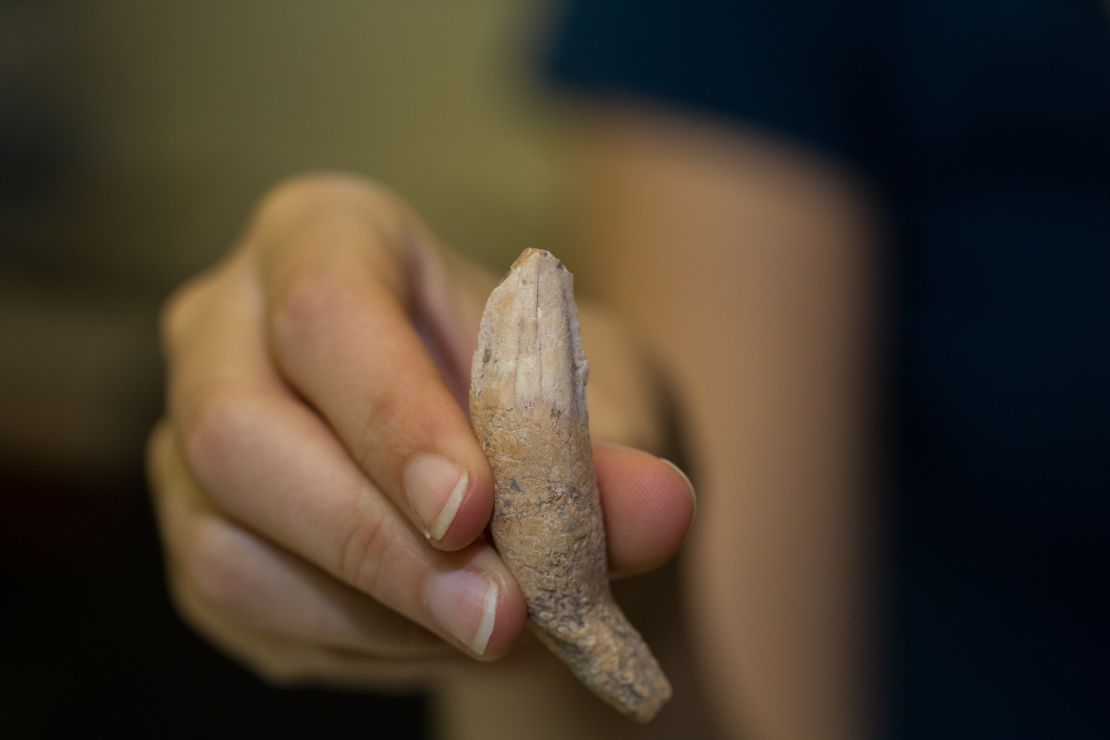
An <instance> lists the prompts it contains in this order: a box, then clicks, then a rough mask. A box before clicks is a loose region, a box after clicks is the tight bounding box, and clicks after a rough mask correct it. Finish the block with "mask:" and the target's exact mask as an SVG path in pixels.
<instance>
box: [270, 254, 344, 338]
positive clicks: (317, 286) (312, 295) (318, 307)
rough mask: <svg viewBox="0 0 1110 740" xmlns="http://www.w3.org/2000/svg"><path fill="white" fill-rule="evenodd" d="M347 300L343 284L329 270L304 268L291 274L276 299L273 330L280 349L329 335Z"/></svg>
mask: <svg viewBox="0 0 1110 740" xmlns="http://www.w3.org/2000/svg"><path fill="white" fill-rule="evenodd" d="M346 300H347V298H346V295H345V293H344V290H343V286H342V284H341V283H340V282H339V281H338V280H336V279H335V277H334V276H332V275H329V274H327V273H326V272H323V271H321V270H315V269H302V270H300V271H299V272H298V273H297V274H296V275H294V276H291V277H290V278H289V279H288V280H287V281H286V283H285V284H284V285H283V286H282V288H281V289H280V291H278V292H277V293H276V295H274V297H273V299H272V309H271V315H270V321H271V331H272V334H273V339H274V341H275V342H276V344H277V345H278V349H279V350H283V349H284V350H288V349H290V348H294V349H295V348H297V347H302V346H303V345H304V344H305V343H306V342H312V341H316V340H319V339H321V338H323V337H326V336H327V334H326V332H327V330H328V328H329V326H330V325H331V324H332V323H333V321H334V317H335V316H336V315H337V314H338V313H339V312H341V311H342V310H343V309H342V305H343V303H344V302H345V301H346Z"/></svg>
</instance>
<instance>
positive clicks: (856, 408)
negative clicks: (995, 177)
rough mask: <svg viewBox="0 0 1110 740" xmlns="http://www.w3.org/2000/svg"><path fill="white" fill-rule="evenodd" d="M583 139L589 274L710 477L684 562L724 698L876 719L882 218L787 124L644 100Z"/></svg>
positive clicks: (604, 114) (756, 720)
mask: <svg viewBox="0 0 1110 740" xmlns="http://www.w3.org/2000/svg"><path fill="white" fill-rule="evenodd" d="M584 128H585V131H586V133H585V135H584V137H583V140H582V142H581V151H582V153H583V155H584V156H583V157H582V178H581V181H582V185H583V187H582V188H581V189H580V191H579V194H580V197H581V203H580V204H579V206H580V210H581V212H582V216H583V218H582V223H583V228H584V233H583V234H582V243H583V245H584V247H585V248H586V249H587V250H588V253H589V254H591V255H597V259H598V260H599V264H597V265H596V266H594V267H596V269H593V270H592V272H591V273H590V274H591V275H592V276H593V277H594V278H595V281H594V283H593V284H592V285H591V286H589V287H592V288H593V289H594V292H595V293H597V294H598V295H599V296H600V297H602V298H603V299H605V300H607V301H609V302H611V303H612V304H613V306H614V307H615V308H616V309H617V311H618V312H619V313H620V314H622V315H623V316H624V317H625V318H627V319H628V320H629V321H630V322H631V323H632V324H633V325H634V328H635V329H636V330H638V331H639V333H640V334H641V335H642V336H643V337H644V338H645V339H646V340H647V341H648V343H649V344H650V346H651V347H652V348H653V349H654V350H655V351H656V352H657V353H658V354H659V356H660V359H661V360H662V361H663V365H664V366H665V368H666V370H667V371H668V373H669V374H670V375H671V377H672V379H673V380H674V381H675V382H676V386H677V388H678V391H679V394H680V396H681V398H680V401H681V403H682V408H683V411H684V414H685V416H686V419H687V422H688V423H689V428H688V432H689V449H690V451H691V453H692V463H693V465H694V470H695V472H696V477H695V483H696V484H697V485H698V488H699V491H700V493H701V494H702V496H701V503H700V508H699V515H698V525H697V527H696V529H695V535H694V538H693V539H692V540H691V542H690V544H689V546H688V552H687V558H686V561H685V562H686V567H687V570H686V573H685V576H686V578H685V580H686V583H687V587H688V589H689V591H688V594H687V595H688V597H689V598H688V602H689V604H690V609H691V611H692V613H691V614H690V623H691V624H692V625H693V627H694V631H695V639H696V641H697V643H698V644H697V647H698V650H699V654H700V660H701V661H702V666H703V670H704V673H705V675H706V679H707V680H706V685H707V686H709V687H711V690H712V693H713V698H714V700H715V704H716V707H717V709H718V710H719V712H718V713H719V715H720V719H721V720H722V721H723V722H724V723H725V725H726V726H727V727H729V728H730V729H731V730H732V731H734V732H736V731H739V730H740V729H741V728H743V729H744V730H746V731H749V732H752V733H753V736H755V737H760V738H791V739H792V740H793V739H796V738H858V737H862V736H865V735H866V734H867V733H868V727H867V722H868V719H869V717H868V715H869V711H868V706H867V704H868V702H867V694H868V686H867V684H866V678H867V676H866V673H867V671H866V666H865V663H866V660H865V658H866V653H867V650H866V638H867V634H865V633H866V631H867V624H866V614H867V609H866V605H867V603H866V598H865V597H866V594H867V592H868V586H869V584H868V580H869V575H870V566H869V563H868V562H867V560H868V554H869V553H868V552H867V549H866V545H867V542H868V540H869V528H868V526H867V525H868V523H869V522H868V500H867V495H866V488H867V485H866V484H867V470H868V468H867V454H868V449H867V447H868V445H867V431H868V429H867V427H868V421H869V408H868V407H869V402H870V400H871V398H870V389H869V384H870V381H871V380H872V378H871V377H870V365H871V363H870V349H871V347H870V341H871V329H872V326H871V324H872V320H871V317H870V311H871V308H872V307H871V305H870V301H871V297H872V293H873V284H872V283H873V278H874V274H875V270H874V268H873V265H872V261H873V251H874V249H873V248H874V241H875V234H874V223H873V221H874V219H873V214H872V211H871V208H870V206H869V204H868V202H867V200H866V196H865V195H864V192H863V189H862V187H860V185H858V184H857V183H855V182H853V181H852V180H851V179H849V178H848V176H847V175H845V174H844V173H842V172H840V171H837V170H835V169H833V168H832V167H829V166H826V165H824V164H822V163H820V162H819V161H818V160H817V159H816V158H811V157H809V156H807V155H804V154H802V153H800V152H794V151H792V150H791V149H790V147H787V146H785V145H782V144H779V143H776V142H774V141H771V140H768V139H765V138H763V137H761V136H759V135H756V134H752V133H747V132H742V131H738V130H725V129H716V128H713V127H711V126H709V125H703V124H698V123H693V122H689V121H684V120H677V119H669V118H666V117H664V116H662V115H660V114H657V113H652V112H648V111H644V110H627V109H618V108H610V109H607V110H603V111H597V112H595V115H594V116H593V117H592V118H591V119H590V121H589V123H588V125H587V126H586V127H584Z"/></svg>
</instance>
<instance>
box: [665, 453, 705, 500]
mask: <svg viewBox="0 0 1110 740" xmlns="http://www.w3.org/2000/svg"><path fill="white" fill-rule="evenodd" d="M659 459H660V460H662V461H663V462H665V463H666V464H667V465H669V466H670V467H671V470H673V471H674V472H676V473H678V474H679V475H681V476H682V481H683V482H684V483H685V484H686V490H687V491H689V492H690V498H691V499H693V501H694V511H697V509H698V494H697V493H695V492H694V484H693V483H691V482H690V476H688V475H686V473H684V472H683V471H682V468H680V467H678V466H677V465H675V464H674V463H673V462H671V461H670V460H668V459H667V458H665V457H661V458H659Z"/></svg>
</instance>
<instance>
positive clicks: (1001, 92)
mask: <svg viewBox="0 0 1110 740" xmlns="http://www.w3.org/2000/svg"><path fill="white" fill-rule="evenodd" d="M1108 10H1110V4H1107V3H1105V2H1102V0H1043V1H1042V2H1029V1H1027V0H1009V1H1007V2H982V1H976V0H906V1H902V2H899V1H897V0H891V1H889V2H877V1H862V2H861V1H858V0H843V1H841V2H821V1H820V0H796V1H795V2H786V1H784V2H767V3H756V2H745V1H743V0H733V1H732V2H726V1H725V0H715V1H712V2H679V1H678V0H670V1H663V2H651V1H650V0H582V1H581V2H576V3H572V4H571V6H570V7H569V8H568V10H567V12H566V13H565V16H564V17H563V20H562V22H561V25H560V26H559V30H558V32H557V34H556V36H555V42H554V44H553V47H552V50H551V53H550V57H549V68H550V70H551V71H552V74H553V77H554V78H555V79H556V80H557V81H558V82H559V83H560V84H563V85H569V86H572V87H574V88H576V89H579V90H585V91H595V92H600V93H619V94H621V95H623V96H631V97H634V98H635V97H639V98H642V99H645V100H648V101H652V102H656V103H664V104H666V105H670V106H672V107H675V108H679V109H683V110H687V111H689V112H691V113H693V114H698V115H709V116H714V117H717V118H722V119H726V120H732V121H736V122H742V123H743V124H744V125H745V126H749V127H750V126H755V127H762V128H763V129H765V130H767V131H769V132H773V133H774V134H776V135H778V136H780V137H787V138H788V139H790V140H792V141H794V142H795V143H796V144H797V145H798V146H802V147H807V148H810V149H812V150H814V151H816V152H820V153H821V154H822V155H824V156H830V157H833V158H835V159H837V160H839V161H840V162H841V163H842V164H843V165H845V166H847V167H849V168H852V169H853V170H855V171H857V172H859V173H861V174H862V175H863V176H864V177H866V178H868V179H869V181H870V183H871V185H872V189H873V190H874V192H876V193H877V194H878V196H879V199H880V200H881V201H882V205H883V206H884V208H885V209H886V215H887V216H888V218H889V221H890V223H891V224H892V229H891V234H890V240H889V254H888V260H889V263H890V265H891V267H892V269H891V272H890V276H891V284H890V286H889V296H890V301H889V302H890V305H889V306H888V309H889V321H888V325H889V326H890V331H891V335H890V341H889V343H888V345H887V346H888V349H889V352H890V358H889V362H888V363H886V364H887V366H888V367H890V368H891V377H890V379H889V383H888V388H889V392H888V395H889V402H888V403H887V404H886V405H885V408H886V409H887V411H889V418H888V419H887V425H888V426H887V429H886V434H885V435H884V439H885V440H886V443H887V446H888V449H887V456H886V457H887V459H888V461H889V462H890V475H889V478H888V484H887V486H886V488H885V494H886V499H887V501H889V502H890V505H889V508H888V513H889V514H890V517H891V522H892V525H893V526H892V527H891V531H892V538H891V551H890V567H889V572H890V576H891V578H890V584H889V588H888V589H887V597H888V600H887V603H888V608H887V609H886V610H885V613H886V615H887V617H888V622H889V624H888V628H887V630H886V633H887V635H888V638H887V640H886V650H885V655H886V657H887V660H886V666H885V674H884V682H883V685H884V693H885V698H886V700H887V707H886V722H885V725H886V729H887V732H886V735H887V736H888V737H892V738H898V739H900V740H901V739H916V738H922V739H924V738H929V739H932V738H947V737H957V738H964V737H973V738H988V737H990V738H1007V739H1012V738H1034V737H1036V738H1069V739H1078V738H1096V737H1097V738H1107V737H1110V637H1108V635H1107V632H1108V631H1110V619H1108V617H1110V614H1108V610H1107V609H1106V607H1105V605H1104V604H1103V602H1104V601H1106V599H1107V590H1108V588H1110V567H1108V566H1110V544H1108V542H1110V13H1108Z"/></svg>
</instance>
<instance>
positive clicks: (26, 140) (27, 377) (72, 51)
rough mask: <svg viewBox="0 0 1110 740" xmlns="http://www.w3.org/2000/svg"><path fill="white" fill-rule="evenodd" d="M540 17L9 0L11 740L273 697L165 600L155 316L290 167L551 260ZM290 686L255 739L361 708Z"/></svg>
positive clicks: (5, 174)
mask: <svg viewBox="0 0 1110 740" xmlns="http://www.w3.org/2000/svg"><path fill="white" fill-rule="evenodd" d="M549 5H550V4H549V3H546V2H514V1H513V0H421V1H420V2H406V1H403V0H379V1H378V2H353V1H351V2H343V1H340V0H335V1H332V2H307V0H305V1H302V2H295V1H293V0H235V1H228V0H224V1H222V2H217V1H216V0H203V1H194V2H180V1H176V2H148V1H144V0H98V1H97V2H81V1H79V0H70V1H68V2H66V1H61V0H54V1H52V0H24V1H18V0H0V533H2V535H3V538H2V540H0V542H2V545H3V551H4V552H3V558H2V559H0V563H2V568H3V574H2V575H3V577H4V578H5V579H6V582H7V583H8V584H9V585H10V587H11V588H12V591H10V592H9V593H10V594H11V597H10V599H11V600H10V605H9V607H8V608H6V609H5V610H4V613H5V617H4V621H5V622H6V625H5V627H4V634H5V641H6V642H9V644H8V645H7V646H6V655H7V656H8V657H7V658H6V659H5V661H4V663H5V664H6V665H5V668H3V669H2V670H0V675H2V679H3V682H4V683H3V685H2V686H0V692H2V694H0V695H2V696H3V699H2V700H0V702H2V703H3V704H7V705H8V706H7V707H6V708H5V709H4V712H3V717H4V719H3V720H0V721H2V722H3V725H0V734H5V735H7V736H15V737H24V736H28V737H39V736H43V737H45V736H67V735H68V730H66V729H64V728H67V727H70V726H71V725H70V723H71V722H72V721H75V720H76V721H80V722H81V723H82V725H81V726H83V727H84V728H85V729H86V730H88V731H100V732H107V731H112V730H114V729H116V726H117V724H119V725H120V727H122V726H123V725H127V726H128V727H130V728H131V729H138V730H139V731H140V732H142V731H151V732H154V731H157V732H158V734H160V735H165V734H166V733H169V734H178V733H180V734H190V732H191V730H190V728H194V726H193V724H190V722H194V723H195V724H196V727H195V728H194V729H197V728H201V727H204V726H207V724H203V723H201V718H202V717H203V718H204V719H205V721H206V722H209V721H213V720H215V721H216V724H217V725H219V724H220V722H223V723H224V724H225V725H226V724H227V723H231V724H235V723H236V722H239V721H242V722H248V720H247V719H245V718H246V717H249V716H250V712H249V701H257V702H260V703H265V704H267V705H269V704H270V703H272V702H273V695H271V693H270V692H269V691H268V690H267V689H265V688H263V687H262V686H261V684H258V683H257V682H256V681H254V679H252V678H251V677H249V676H247V675H246V674H244V673H242V672H241V671H239V669H237V668H234V667H232V666H231V664H230V663H228V662H226V661H224V660H223V659H222V658H219V657H218V656H217V655H216V653H215V652H214V651H212V650H211V649H210V648H208V647H207V645H206V644H204V643H202V642H200V641H199V640H198V639H196V638H195V637H193V636H192V635H191V634H190V633H188V632H187V631H186V630H185V628H184V627H183V626H181V625H180V623H179V622H177V620H176V619H175V618H174V617H173V615H172V613H171V612H170V609H169V606H168V603H167V602H166V599H165V596H164V595H163V593H162V583H161V563H160V560H159V554H158V547H157V542H156V540H155V536H154V533H153V527H152V523H151V520H150V514H149V510H148V507H147V503H146V494H145V485H144V482H143V473H142V459H141V456H142V446H143V442H144V438H145V435H146V432H147V430H148V429H149V427H150V425H151V423H152V422H153V421H154V419H155V418H156V416H157V414H158V413H159V409H160V407H161V400H160V393H161V391H160V382H161V378H160V375H161V365H160V361H159V358H158V348H157V337H156V327H155V324H156V315H157V309H158V305H159V303H160V302H161V300H162V299H163V298H164V297H165V295H166V293H167V292H168V291H169V290H170V289H171V288H172V287H173V286H174V285H175V284H177V283H179V282H180V281H182V280H183V279H184V278H186V277H187V276H189V275H190V274H193V273H195V272H197V271H198V270H201V269H203V268H204V267H206V266H207V265H209V264H211V263H212V262H213V261H214V260H215V259H217V258H218V256H219V255H220V254H222V253H223V252H224V251H225V250H226V249H227V248H228V247H229V246H230V245H231V244H232V243H233V241H234V240H235V238H236V234H237V232H238V230H239V229H240V228H241V226H242V224H243V222H244V219H245V218H246V217H247V215H248V214H249V212H250V209H251V208H252V204H253V203H254V202H255V201H256V200H257V198H258V197H259V196H260V195H261V194H262V193H263V192H265V190H266V189H267V188H268V187H269V186H271V185H272V184H274V183H275V182H277V181H279V180H280V179H281V178H283V177H286V176H288V175H290V174H293V173H297V172H300V171H303V170H306V169H317V168H340V169H344V170H351V171H355V172H359V173H363V174H366V175H368V176H371V177H373V178H375V179H378V180H380V181H382V182H384V183H386V184H387V185H389V186H390V187H392V188H394V189H395V190H396V191H398V192H399V193H401V194H402V195H403V196H404V197H406V198H407V199H408V200H409V201H410V202H412V203H413V204H414V205H415V206H416V208H417V209H418V210H419V211H421V212H422V213H423V214H424V215H425V217H426V219H427V220H428V222H429V223H430V224H431V225H432V227H433V228H434V229H435V230H436V231H437V232H438V233H439V235H440V236H441V237H442V238H443V239H444V240H445V241H447V242H448V243H450V244H452V245H454V246H456V247H458V248H459V249H461V250H463V251H464V252H467V253H468V254H470V255H471V256H473V257H475V258H477V259H478V260H479V261H481V262H484V263H486V264H487V265H489V266H491V267H493V268H494V269H497V270H500V269H503V268H504V266H506V265H507V264H508V263H509V262H510V261H511V259H512V257H513V256H514V255H515V254H516V253H517V252H519V250H520V249H521V248H522V247H523V246H532V245H534V246H547V247H552V248H558V245H559V242H560V240H561V239H562V238H563V236H562V234H561V233H560V228H559V223H558V222H557V219H556V215H555V214H556V213H557V211H558V203H559V202H560V200H561V199H562V196H561V188H562V187H563V186H562V182H563V176H562V172H561V169H560V162H561V161H562V160H563V156H562V154H563V147H564V143H563V136H562V133H561V128H562V125H561V118H562V116H561V115H560V113H559V112H558V111H557V110H556V109H555V107H554V103H553V102H552V101H551V100H550V99H549V98H546V97H545V96H544V93H543V91H542V87H541V86H540V85H539V84H538V82H537V77H538V75H537V72H536V69H537V66H538V65H537V63H536V55H537V52H536V48H537V45H538V44H539V43H540V41H541V39H542V34H543V29H544V28H545V26H546V23H547V18H546V16H547V14H548V13H549V12H551V8H550V7H549ZM301 693H302V694H307V695H311V696H310V698H308V699H305V700H304V701H305V702H308V703H307V704H304V705H303V707H302V708H301V709H297V706H300V705H297V703H296V702H290V701H288V700H287V698H283V699H282V700H281V702H280V703H281V704H282V706H283V707H284V708H283V709H281V711H278V710H276V709H275V710H274V711H273V712H271V713H270V714H272V715H274V716H275V724H274V726H273V727H270V728H269V729H268V730H267V731H269V732H271V733H273V732H276V733H277V734H283V733H288V734H296V732H297V728H298V727H299V725H298V724H297V722H298V721H299V720H298V718H301V719H302V720H303V721H304V722H306V723H307V724H306V725H305V726H306V727H314V728H317V729H320V728H321V725H320V724H319V722H320V721H321V720H320V715H321V713H323V714H325V715H329V716H332V715H339V714H342V712H343V711H354V712H366V711H368V705H367V704H366V703H365V702H366V701H367V700H364V699H356V698H353V697H349V698H348V699H349V701H350V702H353V703H351V704H349V705H348V704H347V703H344V702H345V701H347V700H345V699H344V698H343V697H334V696H328V695H323V694H319V695H315V694H313V692H301ZM252 697H253V698H252ZM313 701H315V702H317V703H318V704H316V705H314V704H312V702H313ZM242 702H247V708H243V706H242ZM320 702H322V704H319V703H320ZM335 702H339V703H338V704H335ZM383 702H385V703H383V704H382V707H386V708H388V707H394V708H396V707H400V709H397V711H400V712H402V717H401V718H402V720H404V719H405V717H408V718H409V719H411V718H412V717H416V716H419V710H420V707H421V705H420V702H419V699H416V698H413V699H411V701H409V703H408V704H405V703H404V702H402V703H401V704H398V703H397V701H396V700H383ZM237 707H238V708H237ZM321 707H324V709H321ZM382 707H378V708H377V709H375V710H374V711H384V710H383V709H382ZM282 712H284V714H282ZM298 712H300V713H298ZM403 712H409V713H410V714H409V715H403ZM183 713H184V715H183ZM188 717H192V718H193V719H192V720H190V719H188ZM243 726H245V727H246V726H249V727H251V728H252V729H266V728H258V727H255V726H253V725H252V724H249V723H248V724H246V725H243ZM408 726H409V727H410V728H411V729H413V733H414V736H419V729H418V727H417V726H415V725H411V724H410V725H408ZM5 730H7V731H8V732H5ZM9 732H10V733H11V734H9ZM92 734H97V733H96V732H93V733H92ZM402 735H404V733H402ZM402 735H395V736H402Z"/></svg>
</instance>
